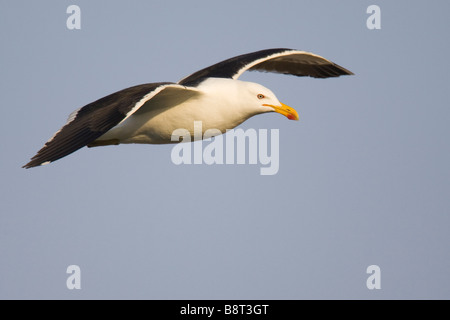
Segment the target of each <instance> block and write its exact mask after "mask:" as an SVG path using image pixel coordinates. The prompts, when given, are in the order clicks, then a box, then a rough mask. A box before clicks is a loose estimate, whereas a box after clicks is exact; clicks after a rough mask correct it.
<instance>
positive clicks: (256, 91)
mask: <svg viewBox="0 0 450 320" xmlns="http://www.w3.org/2000/svg"><path fill="white" fill-rule="evenodd" d="M245 87H246V88H245V90H246V91H247V92H246V99H245V100H246V102H247V103H248V104H249V105H248V107H251V108H252V109H253V110H254V112H255V114H259V113H265V112H277V113H279V114H282V115H283V116H285V117H286V118H288V119H289V120H298V119H299V117H298V113H297V111H295V109H294V108H291V107H289V106H288V105H285V104H284V103H282V102H280V101H279V100H278V98H277V97H276V96H275V94H274V93H273V92H272V91H271V90H270V89H268V88H266V87H264V86H262V85H260V84H258V83H253V82H246V84H245Z"/></svg>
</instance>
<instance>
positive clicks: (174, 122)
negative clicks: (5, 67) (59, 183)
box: [23, 49, 353, 168]
mask: <svg viewBox="0 0 450 320" xmlns="http://www.w3.org/2000/svg"><path fill="white" fill-rule="evenodd" d="M247 70H249V71H263V72H275V73H281V74H290V75H295V76H299V77H301V76H309V77H314V78H329V77H338V76H341V75H352V74H353V73H352V72H350V71H349V70H347V69H345V68H343V67H341V66H339V65H337V64H335V63H333V62H331V61H329V60H327V59H325V58H323V57H321V56H319V55H316V54H313V53H310V52H305V51H298V50H293V49H267V50H261V51H257V52H252V53H247V54H243V55H240V56H237V57H233V58H230V59H227V60H224V61H222V62H219V63H217V64H214V65H212V66H210V67H207V68H204V69H202V70H199V71H197V72H195V73H193V74H191V75H189V76H187V77H185V78H183V79H182V80H180V81H178V82H177V83H174V82H157V83H147V84H141V85H137V86H134V87H130V88H127V89H123V90H120V91H118V92H115V93H112V94H110V95H108V96H106V97H103V98H101V99H99V100H97V101H94V102H92V103H89V104H88V105H86V106H84V107H82V108H80V109H78V110H76V111H74V112H72V114H70V116H69V118H68V120H67V123H66V124H65V125H64V126H63V127H62V128H61V129H60V130H59V131H58V132H56V133H55V134H54V135H53V137H52V138H50V140H48V141H47V142H46V143H45V145H44V147H42V149H41V150H39V151H38V153H37V154H36V155H35V156H34V157H33V158H31V160H30V162H28V163H27V164H26V165H24V166H23V167H24V168H32V167H36V166H40V165H44V164H48V163H50V162H53V161H56V160H58V159H60V158H62V157H65V156H67V155H69V154H71V153H72V152H74V151H76V150H78V149H81V148H82V147H84V146H88V147H97V146H106V145H118V144H121V143H148V144H162V143H176V141H175V142H174V141H172V140H171V136H172V133H173V131H174V130H176V129H179V128H184V129H187V130H189V132H190V133H191V135H192V136H193V134H194V121H202V130H203V133H204V132H205V131H206V130H208V129H218V130H220V131H221V132H222V133H224V132H226V130H227V129H233V128H234V127H236V126H238V125H239V124H241V123H242V122H244V121H245V120H247V119H248V118H250V117H252V116H254V115H257V114H260V113H265V112H277V113H280V114H282V115H284V116H286V117H287V118H288V119H291V120H298V114H297V112H296V111H295V110H294V109H293V108H291V107H289V106H287V105H285V104H283V103H281V102H280V101H278V99H277V98H276V96H275V95H274V94H273V92H272V91H271V90H269V89H267V88H265V87H263V86H262V85H260V84H257V83H253V82H245V81H241V80H238V78H239V76H240V75H241V74H242V73H244V72H245V71H247Z"/></svg>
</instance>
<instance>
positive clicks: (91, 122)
mask: <svg viewBox="0 0 450 320" xmlns="http://www.w3.org/2000/svg"><path fill="white" fill-rule="evenodd" d="M167 87H182V86H180V85H177V84H174V83H170V82H159V83H148V84H141V85H138V86H134V87H130V88H127V89H123V90H120V91H118V92H115V93H112V94H110V95H108V96H106V97H103V98H101V99H99V100H97V101H94V102H92V103H89V104H88V105H86V106H84V107H82V108H80V109H78V110H76V111H75V112H73V113H72V114H71V115H70V116H69V119H68V120H67V123H66V124H65V125H64V126H63V127H62V128H61V129H60V130H59V131H58V132H56V133H55V134H54V135H53V137H52V138H50V140H48V141H47V142H46V143H45V145H44V147H42V149H41V150H39V151H38V153H37V154H36V155H35V156H34V157H33V158H31V161H30V162H28V163H27V164H26V165H24V166H23V168H32V167H36V166H39V165H42V164H47V163H49V162H53V161H55V160H58V159H60V158H62V157H65V156H67V155H68V154H71V153H72V152H74V151H76V150H78V149H80V148H82V147H84V146H86V145H88V144H89V143H91V142H93V141H94V140H96V139H97V138H99V137H100V136H102V135H103V134H104V133H106V132H107V131H108V130H110V129H111V128H113V127H115V126H116V125H117V124H119V123H120V122H121V121H123V120H125V119H126V118H128V117H129V116H131V115H132V114H133V113H134V112H136V111H137V110H138V109H139V108H140V107H141V106H142V105H144V104H145V102H147V101H148V100H150V99H151V98H153V97H154V96H155V95H157V94H158V93H159V92H161V91H162V90H164V89H165V88H167ZM183 88H184V87H183Z"/></svg>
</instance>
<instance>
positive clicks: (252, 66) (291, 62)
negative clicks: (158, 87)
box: [178, 49, 353, 86]
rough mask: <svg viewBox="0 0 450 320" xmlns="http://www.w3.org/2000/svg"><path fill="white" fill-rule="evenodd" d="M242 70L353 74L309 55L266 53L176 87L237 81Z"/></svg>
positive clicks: (208, 71)
mask: <svg viewBox="0 0 450 320" xmlns="http://www.w3.org/2000/svg"><path fill="white" fill-rule="evenodd" d="M246 70H250V71H265V72H275V73H282V74H291V75H295V76H309V77H314V78H328V77H338V76H341V75H352V74H353V73H352V72H351V71H349V70H347V69H345V68H343V67H341V66H339V65H337V64H335V63H333V62H331V61H329V60H327V59H325V58H323V57H321V56H318V55H316V54H313V53H310V52H305V51H298V50H293V49H267V50H261V51H257V52H252V53H247V54H243V55H240V56H237V57H233V58H230V59H227V60H224V61H222V62H219V63H216V64H214V65H212V66H210V67H207V68H204V69H202V70H200V71H197V72H195V73H193V74H191V75H190V76H188V77H186V78H184V79H182V80H181V81H179V82H178V83H179V84H182V85H188V86H195V85H198V84H199V83H200V82H202V81H203V80H205V79H206V78H210V77H216V78H231V79H237V78H238V77H239V76H240V75H241V74H242V73H243V72H245V71H246Z"/></svg>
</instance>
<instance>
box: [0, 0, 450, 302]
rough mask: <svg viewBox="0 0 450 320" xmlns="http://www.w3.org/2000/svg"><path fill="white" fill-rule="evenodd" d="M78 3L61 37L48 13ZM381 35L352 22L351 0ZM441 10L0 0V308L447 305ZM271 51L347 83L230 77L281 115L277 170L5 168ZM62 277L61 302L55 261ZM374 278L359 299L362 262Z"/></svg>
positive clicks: (388, 4) (120, 150)
mask: <svg viewBox="0 0 450 320" xmlns="http://www.w3.org/2000/svg"><path fill="white" fill-rule="evenodd" d="M71 4H77V5H78V6H79V7H80V8H81V30H69V29H67V27H66V20H67V18H68V17H69V15H68V14H67V13H66V9H67V7H68V6H69V5H71ZM372 4H377V5H379V6H380V8H381V30H369V29H368V28H367V27H366V20H367V18H368V17H369V14H367V13H366V9H367V7H368V6H369V5H372ZM449 12H450V3H449V2H448V1H437V0H436V1H356V0H355V1H285V0H278V1H245V0H239V1H105V0H103V1H18V0H16V1H5V0H3V1H1V2H0V17H1V18H0V39H1V50H0V58H1V59H0V61H1V74H0V92H1V94H0V104H1V111H2V112H1V117H0V136H1V144H0V146H1V147H0V148H1V149H0V150H1V160H0V161H1V165H0V177H1V179H0V200H1V201H0V212H1V213H0V298H2V299H12V298H24V299H35V298H39V299H50V298H58V299H122V298H123V299H129V298H137V299H430V298H433V299H449V298H450V276H449V270H450V250H449V243H450V232H449V226H450V169H449V163H450V152H449V137H450V126H449V123H450V110H449V108H450V104H449V102H450V101H449V100H450V99H449V94H450V87H449V84H450V81H449V71H450V63H449V59H448V52H449V44H448V31H449V30H450V22H449V21H450V20H449V19H448V14H449ZM276 47H287V48H295V49H300V50H305V51H311V52H314V53H317V54H319V55H322V56H324V57H326V58H328V59H330V60H332V61H334V62H336V63H338V64H340V65H342V66H343V67H345V68H347V69H349V70H351V71H353V72H354V73H355V76H351V77H340V78H336V79H325V80H324V79H313V78H297V77H293V76H285V75H275V74H265V73H246V74H244V75H243V76H242V78H241V79H242V80H247V81H254V82H258V83H261V84H263V85H264V86H267V87H268V88H270V89H271V90H272V91H274V92H275V94H276V95H277V97H278V98H279V99H280V101H282V102H284V103H286V104H288V105H290V106H292V107H294V108H296V109H297V111H298V112H299V115H300V121H299V122H296V121H289V120H287V119H286V118H285V117H282V116H280V115H279V114H274V113H271V114H265V115H259V116H256V117H254V118H252V119H250V120H248V121H247V122H245V123H244V124H242V125H241V126H240V127H241V128H243V129H248V128H254V129H279V130H280V169H279V172H278V174H277V175H274V176H261V175H260V174H259V168H260V166H259V165H211V166H209V165H206V164H203V165H180V166H176V165H174V164H173V163H172V161H171V158H170V152H171V150H172V146H170V145H169V146H167V145H166V146H152V145H122V146H119V147H115V146H112V147H103V148H93V149H87V148H84V149H81V150H79V151H77V152H76V153H74V154H72V155H70V156H68V157H66V158H63V159H61V160H59V161H57V162H55V163H52V164H50V165H48V166H44V167H39V168H33V169H29V170H25V169H22V168H21V166H22V165H24V164H25V163H27V162H28V160H29V158H30V157H31V156H33V155H34V154H35V153H36V151H38V150H39V149H40V148H41V147H42V146H43V144H44V143H45V142H46V141H47V139H48V138H50V137H51V136H52V135H53V133H54V132H56V131H57V130H58V129H59V128H60V127H61V126H62V125H63V124H64V123H65V121H66V119H67V116H68V115H69V114H70V113H71V112H72V111H73V110H75V109H77V108H79V107H81V106H83V105H85V104H87V103H90V102H92V101H94V100H96V99H98V98H100V97H103V96H105V95H107V94H110V93H112V92H115V91H118V90H120V89H123V88H126V87H129V86H133V85H137V84H141V83H148V82H158V81H178V80H179V79H181V78H183V77H185V76H186V75H188V74H190V73H192V72H194V71H196V70H199V69H201V68H203V67H206V66H208V65H211V64H213V63H216V62H219V61H221V60H224V59H227V58H229V57H232V56H235V55H238V54H242V53H247V52H252V51H256V50H260V49H266V48H276ZM69 265H78V266H79V267H80V268H81V287H82V288H81V290H68V289H67V287H66V279H67V278H68V276H69V275H68V274H67V273H66V269H67V267H68V266H69ZM370 265H378V266H379V267H380V269H381V289H379V290H369V289H368V288H367V287H366V280H367V278H368V277H369V274H367V273H366V269H367V267H368V266H370Z"/></svg>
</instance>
